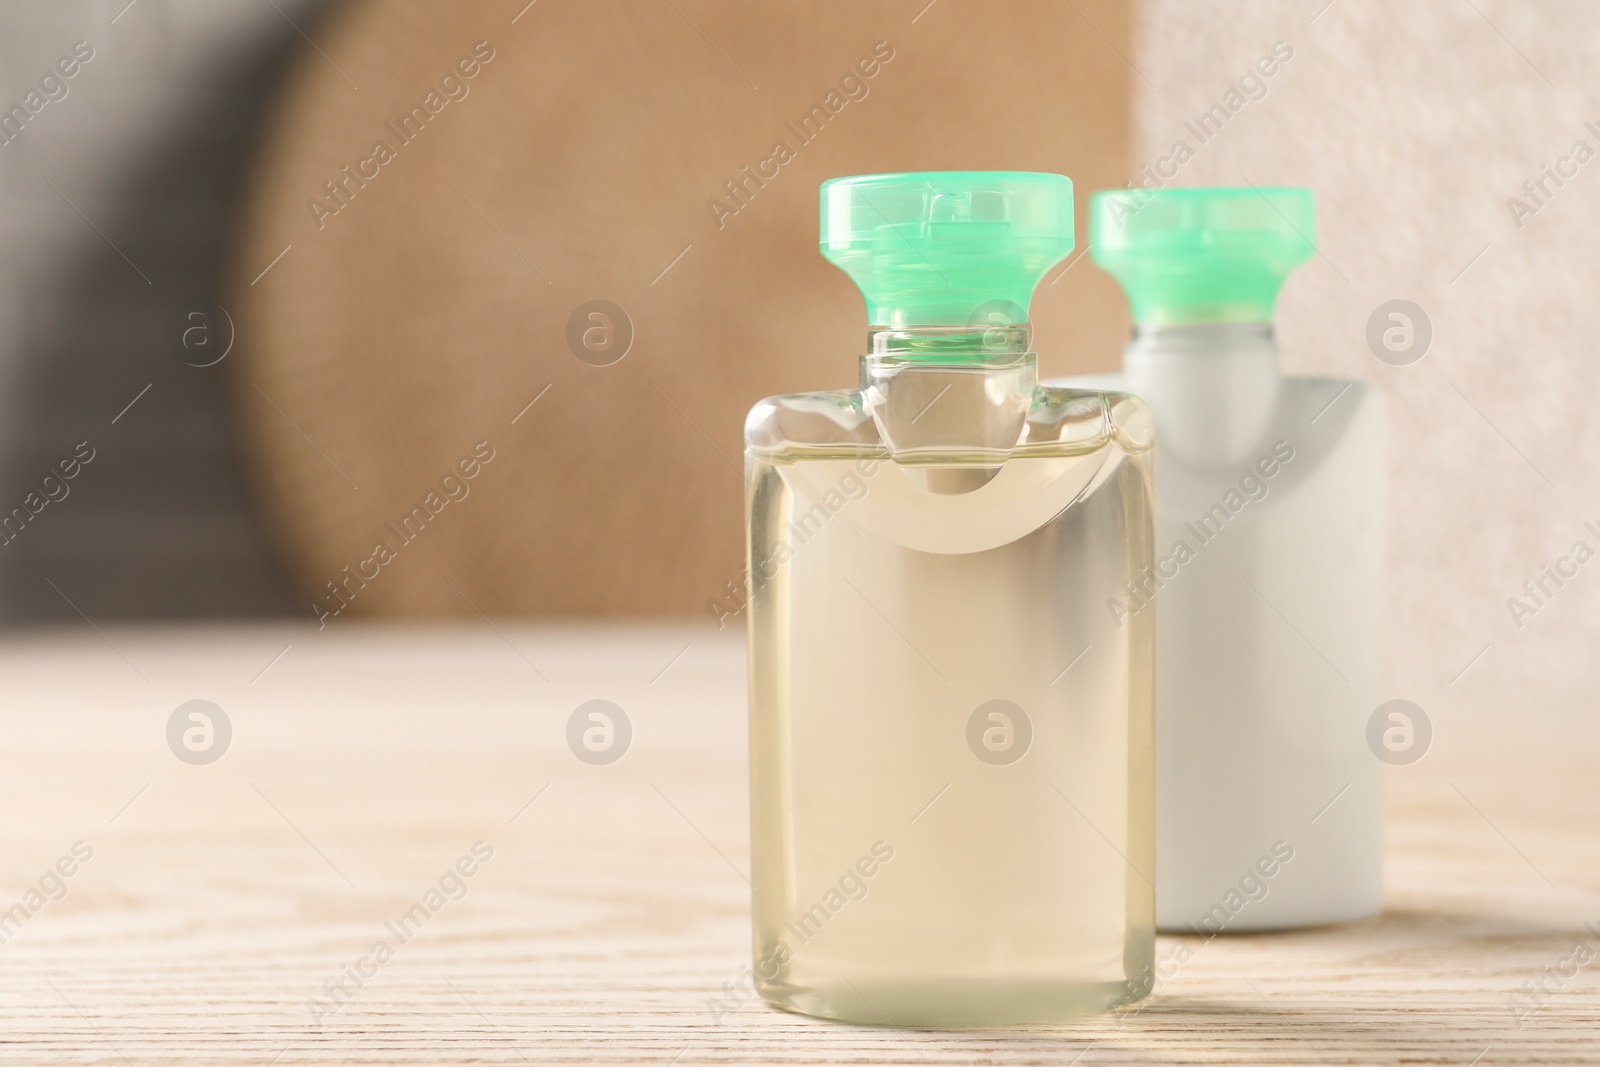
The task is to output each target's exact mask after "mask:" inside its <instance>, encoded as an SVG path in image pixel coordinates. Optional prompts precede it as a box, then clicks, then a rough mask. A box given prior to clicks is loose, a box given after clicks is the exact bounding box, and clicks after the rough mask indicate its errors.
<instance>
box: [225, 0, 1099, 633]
mask: <svg viewBox="0 0 1600 1067" xmlns="http://www.w3.org/2000/svg"><path fill="white" fill-rule="evenodd" d="M524 5H525V0H463V2H456V3H450V4H420V3H418V4H395V3H387V2H380V0H371V2H357V3H350V4H347V5H345V6H342V7H340V8H339V9H337V11H336V12H335V13H334V14H333V15H332V16H330V17H329V18H327V19H325V20H323V22H322V23H321V24H320V25H318V26H317V27H315V28H312V29H311V31H310V33H311V36H312V38H313V39H314V40H315V41H316V43H317V50H315V51H308V52H307V53H306V54H305V56H304V57H303V58H302V60H301V61H300V63H299V65H298V66H297V68H296V70H295V72H294V74H293V76H292V77H291V79H290V80H289V83H288V85H287V86H286V88H285V91H284V94H283V99H282V101H281V104H280V106H279V108H278V109H277V111H276V113H275V117H274V119H273V122H272V124H271V127H270V129H269V130H268V133H267V136H266V138H265V140H264V143H263V145H262V149H261V152H260V156H259V160H258V162H257V165H256V169H255V171H254V174H253V179H254V183H253V190H252V194H251V197H250V200H249V203H248V204H247V207H246V212H245V215H244V223H243V227H242V233H241V240H240V244H239V248H238V258H237V260H236V264H235V270H234V281H233V285H232V296H231V299H230V301H229V304H230V307H231V308H233V309H234V310H235V311H236V318H237V335H238V341H237V352H236V355H235V357H234V358H233V359H231V360H230V361H229V363H230V368H229V369H230V372H231V373H232V379H233V384H234V389H233V395H234V400H235V404H236V407H237V412H238V418H239V423H240V426H241V428H242V429H241V432H242V435H243V439H244V447H245V452H246V455H247V458H248V462H249V465H250V469H251V474H252V480H253V483H254V485H255V486H256V488H257V490H258V495H259V497H260V498H261V500H262V503H263V506H264V510H265V511H266V513H267V514H268V516H269V519H270V522H271V525H272V527H273V530H274V533H275V535H276V538H277V541H278V544H279V545H280V548H281V550H282V552H283V553H284V555H285V556H286V557H287V559H288V561H289V563H290V565H291V569H292V572H293V573H294V574H295V575H296V577H297V580H298V582H299V583H300V587H301V591H302V594H303V595H304V597H305V598H306V599H308V600H310V601H311V602H312V604H313V606H315V607H316V608H317V610H318V611H319V613H321V612H328V613H333V612H336V611H337V612H339V613H343V612H344V611H346V610H348V611H349V612H350V613H351V614H356V613H384V614H411V615H468V616H475V615H476V613H477V612H480V611H481V612H483V613H485V614H488V615H503V614H528V615H619V614H625V615H664V614H688V613H695V612H706V611H707V605H708V602H710V601H712V600H713V599H716V598H723V599H724V600H726V598H727V597H728V590H729V583H734V586H733V587H734V588H737V583H738V582H739V581H740V578H741V575H742V571H743V536H742V532H741V517H740V516H741V499H742V492H743V464H742V458H741V448H742V445H741V429H742V424H743V418H744V414H745V412H746V411H747V410H748V409H749V407H750V406H751V404H752V403H754V402H755V401H756V400H758V399H760V398H761V397H762V396H766V395H770V394H773V393H780V392H793V391H798V390H805V389H822V388H830V387H841V386H848V385H850V384H852V383H853V382H854V380H855V374H856V368H855V360H856V356H857V354H858V352H859V351H860V348H861V341H862V337H863V335H864V329H865V326H866V323H865V321H864V317H863V314H862V304H861V301H860V298H859V296H857V295H856V293H855V291H854V290H853V289H852V287H851V286H850V284H849V282H848V280H847V279H845V278H844V277H843V275H841V274H839V273H838V272H836V271H834V270H833V269H832V268H831V267H829V266H828V265H827V263H825V262H824V261H823V260H822V258H821V257H820V256H819V255H818V254H817V251H816V240H817V238H816V226H817V222H816V219H817V185H818V183H819V182H821V181H822V180H823V179H825V178H828V177H831V176H835V175H839V174H851V173H864V172H873V171H889V170H930V169H951V168H968V169H989V168H993V169H1021V170H1045V171H1059V172H1062V173H1065V174H1068V175H1070V176H1072V177H1073V178H1074V180H1075V181H1076V182H1077V188H1078V190H1079V200H1080V214H1079V218H1080V227H1081V219H1082V217H1083V215H1082V203H1083V202H1086V201H1087V193H1088V191H1089V190H1091V189H1093V188H1097V187H1100V186H1105V185H1112V184H1118V183H1119V182H1120V180H1121V178H1122V174H1123V169H1124V163H1125V154H1126V151H1127V146H1128V129H1127V125H1128V119H1127V115H1128V78H1129V71H1128V69H1127V67H1126V65H1125V62H1124V61H1123V60H1122V59H1121V58H1120V57H1119V56H1118V54H1117V51H1118V49H1120V50H1122V51H1128V50H1129V48H1128V12H1127V5H1126V3H1124V2H1119V0H1107V2H1103V3H1099V2H1085V3H1083V4H1081V5H1079V6H1078V7H1077V8H1074V6H1073V5H1065V6H1062V5H1055V4H1050V3H1045V2H1042V0H1040V2H1028V3H1019V4H1012V5H993V6H989V5H983V4H978V3H975V2H973V3H963V2H961V0H944V2H943V3H937V4H934V5H932V6H929V7H926V8H924V6H923V0H913V2H909V3H906V4H903V5H902V4H896V5H893V6H892V7H893V9H892V10H891V9H889V8H880V7H878V6H877V5H874V6H872V7H871V8H867V7H863V6H860V5H856V4H852V3H848V2H846V0H821V2H813V3H808V4H807V5H805V6H804V7H803V8H794V7H788V6H783V5H761V4H748V3H739V2H736V0H673V2H667V0H662V2H660V3H655V2H651V3H643V4H641V3H624V2H623V0H599V2H586V3H581V4H580V3H550V2H544V3H534V4H531V5H527V6H524ZM919 11H920V14H919ZM1080 11H1081V12H1082V13H1081V14H1080V13H1079V12H1080ZM1086 16H1087V18H1086ZM913 19H915V21H913ZM1091 19H1092V20H1093V22H1094V25H1091V24H1090V21H1088V20H1091ZM1102 33H1103V34H1104V35H1105V36H1104V37H1102V36H1101V34H1102ZM1108 38H1109V41H1116V42H1119V43H1118V44H1117V45H1116V46H1113V45H1111V44H1110V43H1109V42H1108ZM868 71H870V72H871V73H870V75H869V74H868V73H867V72H868ZM430 94H432V95H430ZM830 94H831V95H830ZM780 143H781V144H783V145H784V146H785V147H786V148H787V150H788V151H787V153H783V152H779V151H778V145H779V144H780ZM780 156H784V157H786V158H782V159H780V158H779V157H780ZM747 168H748V169H747ZM719 203H720V205H721V207H720V208H719V207H717V206H716V205H718V204H719ZM269 264H270V266H269ZM597 301H604V302H606V304H604V305H599V304H596V305H595V306H597V307H609V306H610V305H615V306H617V307H620V308H621V309H622V310H623V312H624V313H625V314H626V316H627V319H628V323H629V333H630V336H629V348H628V351H627V352H626V358H618V359H616V360H615V361H611V360H609V358H603V357H604V353H603V351H601V355H600V356H596V355H593V354H592V353H591V354H590V356H589V357H588V358H580V355H581V354H580V353H578V352H576V351H575V350H574V348H573V347H571V345H570V344H569V320H571V319H572V318H573V316H574V313H575V312H577V311H579V309H580V307H581V306H583V305H588V304H590V303H591V302H597ZM584 314H585V315H586V314H588V312H584ZM1034 320H1035V324H1036V326H1037V327H1038V329H1039V335H1040V345H1039V347H1040V348H1041V351H1042V352H1044V353H1045V356H1044V369H1045V370H1046V371H1050V372H1056V373H1060V372H1065V371H1068V370H1086V369H1096V368H1103V367H1106V366H1109V365H1111V364H1112V363H1114V362H1115V358H1116V351H1117V347H1118V345H1119V333H1120V329H1121V324H1122V321H1123V312H1122V305H1121V300H1120V297H1119V296H1118V295H1117V293H1116V290H1115V288H1114V287H1113V286H1112V285H1111V284H1110V283H1109V282H1107V281H1106V280H1105V279H1104V278H1103V277H1100V276H1098V275H1096V273H1095V272H1094V271H1093V270H1091V269H1088V268H1084V269H1081V270H1073V271H1072V272H1070V273H1069V274H1067V275H1066V276H1065V277H1064V279H1063V280H1062V281H1061V282H1060V284H1054V285H1046V286H1041V289H1040V295H1039V297H1038V298H1037V299H1036V300H1035V303H1034ZM584 322H588V323H591V324H592V325H593V326H594V327H595V331H596V332H593V333H587V334H586V333H585V332H584V330H583V329H580V330H578V331H577V333H576V334H575V336H578V337H580V338H582V337H588V339H589V343H592V344H597V345H603V344H604V343H605V342H606V338H607V334H606V330H607V329H608V328H612V327H616V326H617V325H618V324H616V323H609V320H608V321H605V322H602V321H599V320H589V319H584ZM585 329H587V327H585ZM597 351H600V350H597ZM475 449H476V454H475V453H474V450H475ZM486 457H487V458H486ZM468 471H470V472H471V476H470V477H469V476H468V474H467V472H468ZM706 617H707V618H709V617H710V616H709V614H708V615H707V616H706Z"/></svg>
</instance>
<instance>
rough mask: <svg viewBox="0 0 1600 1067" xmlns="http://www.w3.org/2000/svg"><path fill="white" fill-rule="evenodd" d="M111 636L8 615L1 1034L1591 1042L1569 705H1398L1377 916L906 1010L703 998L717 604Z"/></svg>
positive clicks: (1429, 1047)
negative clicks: (1016, 996) (811, 1008)
mask: <svg viewBox="0 0 1600 1067" xmlns="http://www.w3.org/2000/svg"><path fill="white" fill-rule="evenodd" d="M103 630H104V633H103V634H101V633H97V632H95V631H94V630H91V629H90V628H89V627H87V626H84V627H81V628H74V629H68V630H62V631H59V632H56V633H53V634H49V635H42V636H16V635H13V636H11V637H9V638H7V639H6V640H5V641H4V642H3V643H0V680H3V681H0V684H3V686H4V702H3V705H0V709H3V710H0V730H3V737H4V744H3V746H0V760H3V769H0V834H3V839H0V844H3V848H0V909H5V908H12V906H13V905H14V904H21V905H22V911H21V912H18V911H16V910H15V909H13V910H12V911H11V912H9V915H10V922H9V923H8V922H7V921H6V916H5V915H3V914H0V935H3V936H5V937H6V938H7V939H6V940H5V943H4V944H3V945H0V1020H3V1027H0V1062H5V1063H37V1062H73V1063H106V1064H121V1063H132V1064H146V1063H156V1064H161V1063H206V1064H224V1063H229V1064H231V1063H255V1064H267V1063H274V1062H275V1063H278V1064H282V1065H285V1067H288V1065H296V1064H310V1063H357V1062H359V1063H526V1064H560V1063H656V1064H661V1065H667V1064H673V1063H676V1064H681V1065H688V1064H697V1063H755V1062H784V1063H817V1062H826V1063H879V1064H881V1063H912V1064H922V1063H996V1064H1000V1063H1004V1064H1010V1063H1050V1064H1070V1063H1074V1062H1077V1063H1080V1064H1096V1063H1202V1062H1204V1063H1213V1062H1214V1063H1274V1064H1324V1063H1326V1064H1345V1063H1351V1064H1356V1063H1361V1064H1366V1063H1383V1064H1388V1063H1423V1064H1459V1065H1462V1067H1465V1065H1467V1064H1470V1063H1473V1062H1476V1063H1479V1064H1483V1065H1489V1064H1503V1063H1529V1062H1538V1063H1546V1064H1553V1063H1561V1064H1580V1063H1585V1064H1593V1063H1596V1062H1600V775H1597V773H1596V770H1597V766H1596V765H1597V762H1600V761H1597V757H1596V753H1597V751H1600V747H1597V741H1600V728H1597V726H1596V724H1595V723H1594V722H1592V721H1591V717H1590V716H1589V715H1588V714H1587V713H1586V709H1580V708H1573V709H1571V711H1570V713H1568V714H1565V715H1564V713H1563V712H1562V711H1561V709H1559V708H1555V709H1553V708H1551V707H1549V706H1539V707H1527V706H1520V707H1519V706H1517V705H1516V704H1515V703H1514V702H1512V703H1503V702H1501V703H1492V704H1491V703H1489V702H1487V701H1484V702H1483V706H1481V707H1476V706H1474V705H1473V704H1472V703H1471V701H1470V700H1467V699H1459V700H1457V701H1456V702H1455V703H1453V704H1452V705H1451V706H1450V707H1448V708H1446V707H1440V708H1436V709H1430V710H1432V711H1433V713H1434V727H1435V731H1436V734H1435V739H1434V743H1433V748H1432V750H1431V751H1430V752H1429V753H1428V755H1427V756H1426V758H1424V759H1423V760H1422V761H1421V762H1419V763H1417V764H1415V765H1413V766H1411V767H1408V768H1396V769H1393V770H1392V771H1391V772H1390V775H1389V779H1388V781H1389V794H1388V804H1389V809H1388V810H1389V822H1388V833H1387V859H1388V874H1387V878H1388V896H1387V900H1388V907H1387V910H1386V911H1385V913H1384V915H1383V916H1382V917H1380V918H1378V919H1375V920H1372V921H1369V922H1364V923H1357V924H1354V925H1350V926H1345V927H1338V928H1329V929H1322V930H1315V931H1310V932H1305V933H1299V934H1285V935H1258V936H1241V937H1228V938H1220V939H1217V940H1214V941H1211V942H1208V943H1202V942H1199V941H1192V942H1190V948H1191V949H1192V950H1193V956H1192V958H1190V959H1189V960H1188V961H1187V962H1185V963H1183V964H1182V965H1180V966H1177V967H1173V966H1171V965H1170V964H1169V965H1167V966H1166V967H1165V968H1164V971H1163V975H1162V980H1161V981H1160V983H1159V985H1158V989H1157V993H1156V995H1155V996H1153V997H1152V998H1151V999H1150V1000H1149V1001H1148V1002H1147V1003H1146V1004H1145V1005H1144V1006H1143V1007H1142V1009H1141V1010H1137V1011H1133V1012H1129V1013H1124V1014H1122V1015H1117V1016H1109V1017H1101V1018H1096V1019H1091V1020H1088V1021H1085V1022H1082V1023H1079V1024H1076V1025H1072V1026H1062V1027H1057V1028H1050V1029H1029V1030H1016V1031H1000V1032H995V1031H985V1032H968V1033H940V1032H932V1031H918V1032H908V1031H901V1030H895V1029H891V1028H871V1027H849V1026H840V1025H833V1024H829V1023H824V1022H819V1021H815V1020H811V1019H806V1018H801V1017H798V1016H793V1015H786V1014H783V1013H780V1012H776V1011H772V1010H769V1009H767V1008H765V1007H764V1006H762V1005H761V1004H760V1003H759V1002H758V1001H753V1000H752V1001H740V1000H738V999H736V998H737V996H738V995H737V994H734V995H733V996H734V997H735V999H734V1000H732V1001H730V994H729V993H728V992H727V991H726V989H725V983H730V982H735V981H736V980H737V979H738V978H739V975H740V971H741V968H742V967H743V966H744V965H745V963H746V962H747V959H748V954H749V928H748V922H749V914H748V894H749V887H748V885H747V884H746V881H745V875H746V873H747V872H748V845H747V841H746V825H747V824H746V811H747V800H746V793H745V752H744V743H745V726H744V715H745V703H744V666H743V646H742V643H741V639H740V635H739V634H737V633H735V632H733V631H732V630H730V631H729V632H727V633H723V634H717V633H715V632H713V631H712V630H711V629H710V628H709V627H708V626H699V627H690V626H685V627H681V628H662V629H644V628H633V629H595V628H591V629H571V628H569V629H565V630H559V629H552V628H545V629H529V628H513V627H510V626H507V625H502V626H501V628H500V631H498V632H497V631H496V630H494V629H491V628H474V629H455V630H447V629H442V630H417V629H398V628H366V629H362V628H359V627H352V626H338V627H330V628H329V629H328V630H327V631H325V632H321V633H318V632H316V631H315V630H314V629H311V628H308V627H293V628H288V627H257V626H248V625H216V626H206V627H192V628H165V629H163V628H152V629H128V628H103ZM286 646H287V651H286V652H285V651H284V649H285V648H286ZM194 699H204V700H209V701H213V702H214V703H215V704H216V705H218V706H219V707H221V708H222V709H223V710H224V712H225V713H226V715H227V717H228V720H229V722H230V723H231V727H232V739H231V741H230V743H229V746H228V749H227V751H226V753H225V755H223V756H222V758H221V759H219V760H218V761H216V762H214V763H211V764H209V765H191V764H189V763H186V762H184V761H182V760H180V759H179V758H178V757H177V756H176V755H175V754H174V752H173V751H172V750H171V749H169V747H168V744H167V739H166V730H167V724H168V720H169V717H170V716H171V715H172V713H173V711H174V709H176V708H177V707H178V706H179V705H180V704H183V703H184V702H186V701H189V700H194ZM591 699H608V700H612V701H615V702H616V703H617V704H618V705H619V706H621V707H622V708H623V709H624V710H625V711H626V713H627V715H628V717H629V719H630V722H631V724H632V727H633V739H632V742H631V747H630V748H629V750H628V752H627V754H626V755H625V756H624V757H623V758H622V759H621V760H619V761H618V762H615V763H613V764H610V765H603V766H596V765H590V764H587V763H584V762H582V761H580V760H579V759H578V758H577V757H576V756H574V754H573V753H572V751H571V750H570V749H569V748H568V746H567V742H566V724H567V719H568V716H569V715H570V714H571V713H572V711H573V709H574V708H575V707H577V705H578V704H580V703H582V702H584V701H587V700H591ZM1533 722H1536V723H1537V724H1538V726H1537V728H1530V727H1529V726H1528V724H1529V723H1533ZM195 740H196V742H197V743H198V741H199V740H200V739H199V738H196V739H195ZM180 747H181V746H180ZM480 841H481V842H483V844H482V845H479V846H478V851H479V854H480V855H481V854H482V853H483V852H484V850H485V849H486V848H492V850H493V855H492V857H491V858H489V859H488V860H487V861H484V862H476V861H474V860H472V859H471V857H472V852H473V846H474V843H475V842H480ZM79 842H81V844H78V843H79ZM75 845H76V847H77V850H78V853H79V857H81V855H82V854H83V853H84V852H85V850H92V856H90V857H89V858H87V859H86V860H84V859H81V858H79V857H74V854H73V850H74V847H75ZM463 857H468V861H466V862H462V869H469V868H470V869H471V874H470V876H461V875H459V873H458V874H457V875H456V877H455V878H449V877H446V874H447V872H449V871H451V870H452V869H454V868H455V866H456V864H457V863H458V862H461V861H462V858H463ZM58 864H59V865H60V866H59V867H58V866H57V865H58ZM64 869H70V870H71V872H72V873H71V874H70V876H61V875H60V871H61V870H64ZM51 872H55V873H51ZM441 878H444V879H445V892H441V893H439V896H438V898H437V903H438V905H439V906H438V907H437V908H436V909H429V908H428V904H429V903H430V898H429V896H428V892H429V890H430V889H435V888H437V887H438V886H439V885H440V881H441ZM458 889H459V892H458ZM30 890H31V891H32V892H33V894H34V895H32V896H30V895H29V894H30ZM62 891H64V892H62ZM53 896H59V899H51V897H53ZM451 896H459V899H450V897H451ZM33 903H38V904H39V906H38V907H37V908H33V907H32V906H31V905H32V904H33ZM418 904H422V905H423V909H422V910H421V911H420V912H419V911H418V910H417V909H416V908H415V906H416V905H418ZM408 911H409V912H410V913H411V915H412V921H411V922H409V923H407V924H406V925H404V926H401V927H397V928H396V929H391V926H392V925H393V924H395V923H396V922H397V921H398V920H399V919H400V918H401V917H402V916H404V915H406V914H407V913H408ZM419 916H420V917H419ZM1585 923H1593V924H1595V925H1594V928H1593V929H1585V925H1584V924H1585ZM386 924H390V925H386ZM396 930H398V931H399V932H400V933H402V934H405V935H407V936H405V937H403V938H402V937H400V936H396ZM379 940H383V941H384V942H385V943H386V944H387V945H389V946H391V951H392V958H385V959H383V960H382V961H379V960H378V959H377V958H376V957H375V956H374V955H373V954H372V953H373V948H374V945H375V943H376V942H378V941H379ZM1581 944H1587V945H1588V946H1589V947H1590V949H1591V950H1592V952H1593V958H1591V959H1589V960H1588V962H1587V963H1581V964H1580V963H1577V961H1576V960H1575V959H1574V946H1575V945H1581ZM1178 945H1179V941H1178V940H1177V939H1172V938H1163V939H1162V942H1161V946H1160V952H1161V953H1162V954H1163V955H1164V956H1168V957H1169V958H1170V957H1171V956H1172V954H1173V953H1174V952H1176V951H1177V950H1178ZM1579 956H1582V952H1581V951H1580V952H1579ZM1564 961H1565V962H1564ZM352 968H353V969H354V971H356V972H360V971H365V972H367V973H366V974H365V975H363V976H361V978H360V984H359V986H357V984H356V979H355V978H351V977H346V975H347V974H348V973H351V971H350V969H352ZM1563 972H1568V973H1563ZM341 978H342V979H343V981H344V983H345V988H346V990H347V993H346V994H343V995H338V1000H339V1001H340V1002H339V1003H334V1002H333V995H330V993H329V992H328V990H330V989H334V990H336V988H337V987H336V986H335V985H333V983H336V982H338V981H339V980H340V979H341ZM1541 981H1542V982H1543V985H1544V987H1545V989H1546V990H1547V992H1544V993H1541V994H1539V996H1538V999H1537V1001H1535V1000H1533V999H1532V998H1530V997H1529V995H1528V994H1526V993H1525V992H1521V991H1522V988H1523V985H1524V983H1531V984H1532V985H1533V986H1538V985H1539V984H1540V983H1541ZM324 983H328V985H327V986H326V987H325V985H324ZM1519 993H1520V996H1519ZM713 998H719V999H720V1000H721V1001H722V1002H723V1004H724V1006H729V1005H730V1004H732V1005H737V1007H738V1010H736V1011H731V1012H727V1013H725V1014H722V1015H720V1016H719V1015H718V1014H717V1013H716V1012H715V1011H714V1010H713V1007H712V1006H711V1005H710V1002H711V1001H712V999H713ZM308 1002H314V1003H308ZM319 1004H320V1007H319V1006H318V1005H319ZM1519 1010H1520V1011H1522V1012H1523V1013H1524V1014H1523V1017H1522V1018H1521V1019H1520V1020H1519V1019H1518V1017H1517V1012H1518V1011H1519ZM1519 1021H1520V1026H1519Z"/></svg>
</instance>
